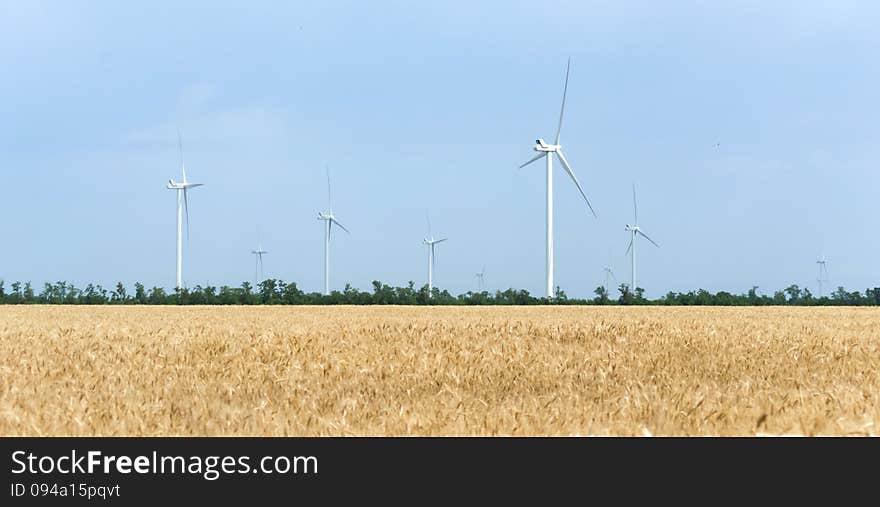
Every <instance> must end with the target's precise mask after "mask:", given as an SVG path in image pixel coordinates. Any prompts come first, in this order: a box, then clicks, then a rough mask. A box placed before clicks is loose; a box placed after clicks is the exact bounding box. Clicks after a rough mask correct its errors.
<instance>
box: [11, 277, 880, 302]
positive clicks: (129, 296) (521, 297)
mask: <svg viewBox="0 0 880 507" xmlns="http://www.w3.org/2000/svg"><path fill="white" fill-rule="evenodd" d="M644 292H645V291H644V289H642V288H641V287H637V288H636V290H635V291H631V290H630V288H629V286H628V285H627V284H621V285H620V286H619V287H617V289H616V294H610V293H609V291H608V290H607V289H606V288H605V287H602V286H599V287H597V288H596V289H595V290H594V291H593V293H594V294H595V297H593V298H590V299H578V298H569V297H568V296H567V295H566V294H565V292H564V291H563V290H562V289H560V288H559V287H557V288H556V294H555V297H553V298H546V297H536V296H533V295H531V294H530V293H529V291H527V290H522V289H520V290H516V289H512V288H511V289H507V290H504V291H501V290H497V291H495V292H489V291H482V292H472V291H468V292H466V293H464V294H459V295H452V294H450V293H449V292H448V291H446V290H441V289H439V288H437V287H434V288H433V289H431V290H430V291H429V290H428V286H427V285H423V286H422V287H420V288H416V286H415V284H414V283H413V282H409V283H408V284H407V286H406V287H394V286H390V285H386V284H383V283H381V282H379V281H374V282H373V283H372V291H361V290H358V289H356V288H354V287H352V286H351V285H348V284H346V286H345V288H344V289H343V290H342V291H333V292H331V293H330V294H329V295H324V294H321V293H317V292H309V293H307V292H305V291H303V290H301V289H300V288H299V287H298V286H297V284H296V282H284V281H282V280H276V279H268V280H264V281H262V282H260V283H259V284H258V285H256V286H253V285H251V284H250V283H249V282H243V283H242V284H241V286H240V287H230V286H227V285H224V286H221V287H214V286H211V285H207V286H204V287H203V286H201V285H196V286H195V287H192V288H180V289H174V290H173V291H166V290H165V289H164V288H162V287H152V288H150V289H147V288H146V287H144V285H143V284H141V283H135V284H134V290H133V292H129V291H128V290H127V288H126V286H125V285H124V284H123V283H122V282H120V283H117V284H116V287H115V288H113V289H110V290H108V289H105V288H104V287H102V286H101V285H95V284H88V285H87V286H86V287H85V288H83V289H79V288H77V287H75V286H74V285H73V284H71V283H69V282H63V281H62V282H56V283H46V284H44V285H43V287H42V289H41V290H40V291H39V292H37V290H36V289H34V287H33V286H32V285H31V283H30V282H25V283H21V282H14V283H12V284H10V285H9V287H8V288H7V287H6V285H5V282H4V281H3V280H0V304H58V305H61V304H73V305H107V304H111V305H112V304H118V305H339V304H347V305H470V306H475V305H546V304H553V305H658V306H663V305H666V306H780V305H790V306H880V287H875V288H873V289H870V288H869V289H866V290H865V292H864V293H862V292H859V291H854V292H850V291H847V290H846V289H845V288H843V287H838V288H837V290H835V291H834V292H832V293H831V294H830V295H827V296H824V295H823V296H822V297H816V296H814V295H813V294H812V293H811V292H810V290H809V289H806V288H800V287H798V286H797V285H790V286H788V287H787V288H785V289H783V290H777V291H774V293H773V295H768V294H758V287H757V286H755V287H752V288H751V289H750V290H749V291H748V292H746V293H745V294H732V293H730V292H725V291H719V292H716V293H714V294H713V293H711V292H709V291H707V290H703V289H700V290H697V291H690V292H669V293H667V294H666V295H664V296H662V297H660V298H658V299H654V300H651V299H648V298H646V297H645V295H644Z"/></svg>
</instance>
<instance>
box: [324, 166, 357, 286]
mask: <svg viewBox="0 0 880 507" xmlns="http://www.w3.org/2000/svg"><path fill="white" fill-rule="evenodd" d="M318 220H323V221H324V222H326V224H325V226H324V295H325V296H329V295H330V229H331V228H332V227H333V224H336V225H337V226H338V227H339V228H340V229H342V230H343V231H345V232H347V233H349V234H351V233H350V232H349V231H348V229H346V228H345V226H343V225H342V224H340V223H339V220H336V217H335V216H334V215H333V201H332V200H331V198H330V168H329V167H328V168H327V213H321V212H318Z"/></svg>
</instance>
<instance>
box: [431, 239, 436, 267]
mask: <svg viewBox="0 0 880 507" xmlns="http://www.w3.org/2000/svg"><path fill="white" fill-rule="evenodd" d="M436 263H437V254H435V253H434V243H431V271H436V270H435V269H434V266H435V265H436Z"/></svg>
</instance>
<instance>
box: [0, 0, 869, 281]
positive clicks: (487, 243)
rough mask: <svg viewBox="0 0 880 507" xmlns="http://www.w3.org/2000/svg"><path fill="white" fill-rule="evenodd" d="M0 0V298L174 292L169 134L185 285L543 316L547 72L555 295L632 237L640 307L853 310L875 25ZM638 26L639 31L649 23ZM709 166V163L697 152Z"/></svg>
mask: <svg viewBox="0 0 880 507" xmlns="http://www.w3.org/2000/svg"><path fill="white" fill-rule="evenodd" d="M134 4H135V3H134V2H43V1H39V0H35V1H30V2H20V1H11V2H10V1H7V0H0V68H2V69H3V77H2V78H0V118H2V121H0V175H2V183H3V184H2V187H0V188H2V200H3V201H2V202H3V210H4V213H3V217H2V219H0V238H2V241H3V244H4V247H3V248H2V249H0V278H3V279H5V280H7V283H8V282H10V281H12V280H31V281H32V282H34V283H35V284H37V285H38V286H40V285H41V284H42V283H43V282H45V281H56V280H70V281H72V282H74V283H76V284H78V285H82V284H84V283H87V282H90V281H93V282H97V283H102V284H104V285H105V286H110V285H112V284H114V283H115V282H116V281H123V282H125V283H126V284H129V285H131V284H133V283H134V282H135V281H138V280H139V281H142V282H144V283H145V284H147V285H148V286H152V285H161V286H165V287H172V286H173V284H174V255H175V250H174V249H175V244H174V242H175V205H176V201H175V196H174V194H173V192H171V191H169V190H167V189H165V184H166V182H167V180H168V178H170V177H174V178H175V179H179V173H180V171H179V164H178V155H177V139H176V129H177V128H178V127H179V128H180V129H181V131H182V132H183V137H184V148H185V151H186V161H187V169H188V175H189V176H190V179H191V180H193V181H200V182H204V183H205V184H206V186H205V187H203V188H199V189H196V190H195V191H194V192H193V193H192V194H191V199H190V214H191V227H192V231H191V232H192V234H191V241H190V242H189V243H187V244H186V245H185V254H184V257H185V260H184V279H185V281H186V283H187V284H188V285H190V286H192V285H195V284H206V283H210V284H214V285H221V284H234V285H238V284H239V283H240V282H241V281H243V280H251V279H252V278H253V267H254V264H253V262H254V260H253V256H252V255H250V250H251V249H253V248H254V247H255V246H256V241H257V230H258V229H259V231H260V235H261V237H262V243H263V246H264V248H265V249H266V250H268V251H269V254H268V255H266V257H265V259H264V263H265V269H266V275H267V276H272V277H278V278H283V279H285V280H296V281H297V282H299V283H300V286H301V287H302V288H304V289H305V290H308V291H318V290H320V288H321V283H322V260H323V253H322V248H323V243H322V242H323V230H322V224H321V223H320V222H318V221H317V220H316V219H315V215H316V213H317V212H318V211H319V210H322V209H323V208H324V207H325V206H326V190H325V181H324V178H325V176H324V166H325V165H329V166H330V169H331V177H332V179H333V183H334V188H333V194H334V206H333V207H334V212H335V213H336V215H337V217H338V218H339V219H340V221H341V222H342V223H343V224H345V225H346V226H347V227H348V228H349V229H350V230H351V231H352V234H351V235H350V236H348V235H344V234H340V235H337V236H336V237H335V238H334V241H333V273H332V283H333V286H334V288H341V287H342V286H343V285H344V284H345V283H346V282H350V283H352V284H353V285H355V286H357V287H360V288H363V289H367V288H369V285H370V281H371V280H374V279H379V280H382V281H383V282H386V283H390V284H405V283H406V282H407V281H408V280H413V281H415V282H416V283H417V284H418V285H421V284H423V283H425V281H426V278H427V273H426V264H427V251H426V248H425V247H424V245H422V244H421V239H422V237H423V236H424V235H425V232H426V231H425V229H426V226H425V210H426V208H428V209H430V214H431V219H432V223H433V226H434V232H435V233H438V234H443V235H448V236H449V238H450V240H449V241H448V242H446V243H443V244H441V245H439V246H438V247H437V272H436V284H437V285H438V286H441V287H443V288H447V289H449V290H450V291H452V292H454V293H459V292H464V291H466V290H471V289H475V287H476V283H477V281H476V278H475V276H474V274H475V273H476V272H477V271H479V270H480V268H481V266H482V265H484V264H485V265H486V284H487V286H488V287H490V288H493V289H494V288H507V287H511V286H512V287H517V288H526V289H528V290H530V291H532V292H533V293H536V294H541V293H542V287H543V279H544V239H543V238H544V220H545V218H544V206H545V205H544V174H543V170H542V168H541V167H540V165H539V164H534V165H532V166H529V167H527V168H525V169H522V170H517V169H516V166H517V165H518V164H520V163H522V162H523V161H525V160H527V159H528V158H529V157H531V155H532V152H531V150H530V148H531V145H532V143H533V140H534V139H535V138H537V137H539V136H541V137H544V138H547V139H551V138H552V137H553V132H554V130H555V124H556V121H557V115H558V108H559V100H560V98H561V97H560V95H561V91H562V82H563V79H564V72H565V61H566V58H568V57H571V59H572V71H571V81H570V85H569V95H568V104H567V108H566V118H565V125H564V128H563V133H562V141H563V145H564V146H565V151H566V156H567V158H568V160H569V162H570V163H571V164H572V166H573V167H574V170H575V172H576V173H577V175H578V178H579V179H580V181H581V183H582V184H583V186H584V187H585V190H586V192H587V195H588V196H589V197H590V199H591V201H592V203H593V205H594V206H595V208H596V211H597V213H598V215H599V218H598V220H597V219H594V218H592V216H591V215H590V214H589V211H588V210H587V208H586V206H585V205H584V203H583V201H582V200H581V199H580V197H579V194H578V193H577V190H576V189H575V188H574V186H573V185H572V184H571V183H570V181H568V179H567V177H566V176H565V174H564V173H563V172H562V171H561V168H558V164H557V172H556V173H555V182H556V194H555V195H556V208H555V209H556V225H555V227H556V252H557V255H556V266H557V269H556V280H557V282H558V284H559V285H561V286H562V288H563V289H564V290H566V291H567V292H568V293H569V294H570V295H575V296H590V295H591V294H592V290H593V288H595V287H596V286H597V285H600V284H601V283H602V282H603V280H604V275H603V271H602V267H603V266H604V265H605V264H606V263H607V259H608V254H609V249H611V251H612V253H613V259H614V261H613V262H614V267H615V270H616V273H617V277H618V279H619V280H620V281H624V280H627V279H628V278H629V262H628V259H627V258H626V257H624V250H625V249H626V245H627V241H628V238H627V235H626V232H625V231H624V230H623V227H624V225H625V224H626V223H628V222H630V221H631V220H632V204H631V198H630V192H631V185H632V184H633V183H635V184H636V185H637V187H638V192H639V213H640V222H641V223H640V225H642V227H643V228H644V229H645V231H646V232H647V233H648V234H649V235H650V236H651V237H652V238H653V239H655V240H656V241H657V242H658V243H660V245H661V247H662V248H660V249H655V248H653V247H650V246H648V245H647V244H646V243H642V244H641V245H640V249H639V285H640V286H643V287H645V289H646V291H647V293H648V295H650V296H652V297H656V296H659V295H661V294H663V293H665V292H666V291H668V290H675V291H682V290H690V289H696V288H700V287H703V288H706V289H709V290H713V291H715V290H722V289H723V290H730V291H734V292H744V291H746V290H747V289H748V288H749V287H751V286H752V285H758V286H760V287H761V288H762V289H764V290H765V291H770V290H772V289H774V288H781V287H783V286H786V285H788V284H790V283H797V284H800V285H802V286H808V287H810V288H811V289H813V290H814V291H815V290H816V287H815V286H816V282H815V279H816V264H815V260H816V258H817V257H818V256H819V255H820V253H822V252H824V253H825V254H826V255H827V257H828V259H829V264H828V271H829V275H830V279H831V284H832V285H834V286H837V285H845V286H847V287H850V288H852V289H859V290H863V289H864V288H866V287H868V286H874V285H878V284H880V266H878V263H877V261H876V258H877V252H878V250H880V239H878V237H880V236H878V234H877V233H876V232H875V230H874V227H873V225H874V222H875V221H874V216H875V215H876V214H877V209H878V206H877V202H878V199H877V191H876V189H877V188H878V186H880V176H878V168H880V143H878V139H880V121H878V118H880V93H878V90H880V60H878V58H877V54H878V50H880V32H878V31H877V30H876V27H877V26H878V22H880V6H878V4H876V3H875V2H854V1H838V2H819V1H799V2H794V1H791V2H788V1H779V2H762V1H730V2H697V1H680V2H649V1H634V2H616V1H593V2H584V1H582V2H548V3H536V2H483V3H480V4H477V5H474V4H473V3H470V2H435V3H433V4H431V5H426V4H425V3H424V2H303V3H296V2H268V3H263V2H240V3H238V2H186V5H185V6H180V5H177V2H141V3H140V5H134ZM661 4H662V5H661ZM716 142H720V143H721V145H720V147H718V148H713V145H714V144H715V143H716Z"/></svg>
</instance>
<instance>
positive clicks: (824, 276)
mask: <svg viewBox="0 0 880 507" xmlns="http://www.w3.org/2000/svg"><path fill="white" fill-rule="evenodd" d="M827 263H828V261H827V260H825V254H822V257H819V260H817V261H816V264H817V265H818V266H819V278H818V279H817V280H816V281H818V282H819V298H820V299H821V298H822V284H823V283H825V282H827V281H828V267H827V266H826V264H827Z"/></svg>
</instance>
